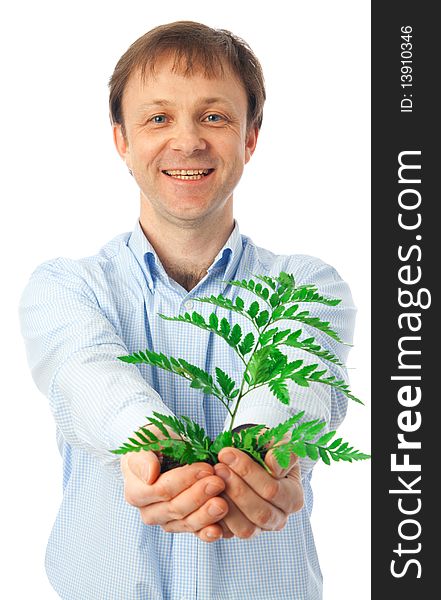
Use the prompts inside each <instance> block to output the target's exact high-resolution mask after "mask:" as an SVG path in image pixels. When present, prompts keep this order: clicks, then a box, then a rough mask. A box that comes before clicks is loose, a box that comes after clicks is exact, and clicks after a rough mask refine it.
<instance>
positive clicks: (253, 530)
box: [221, 494, 262, 540]
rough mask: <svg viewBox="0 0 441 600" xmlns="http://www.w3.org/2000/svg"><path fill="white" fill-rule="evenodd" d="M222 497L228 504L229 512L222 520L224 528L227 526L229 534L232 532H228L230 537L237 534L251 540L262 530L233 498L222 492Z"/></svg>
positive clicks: (241, 537)
mask: <svg viewBox="0 0 441 600" xmlns="http://www.w3.org/2000/svg"><path fill="white" fill-rule="evenodd" d="M222 497H223V498H225V500H226V501H227V504H228V513H227V515H226V516H225V517H224V518H223V519H222V521H221V522H222V524H223V525H222V527H223V530H224V528H225V527H226V528H227V530H228V532H229V534H231V535H229V534H227V535H228V537H233V536H236V537H238V538H240V539H243V540H249V539H251V538H253V537H255V536H256V535H258V534H259V533H261V532H262V529H261V528H260V527H259V526H258V525H256V524H255V523H253V522H252V521H250V520H249V519H247V517H246V516H245V515H244V513H243V512H242V511H241V510H240V509H239V508H238V507H237V506H236V505H235V503H234V502H233V501H232V500H231V498H229V497H228V496H227V495H226V494H222Z"/></svg>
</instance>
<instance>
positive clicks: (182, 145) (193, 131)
mask: <svg viewBox="0 0 441 600" xmlns="http://www.w3.org/2000/svg"><path fill="white" fill-rule="evenodd" d="M171 147H172V149H173V150H180V151H181V152H182V153H184V154H185V155H187V156H189V155H191V154H193V152H195V151H196V150H205V149H206V148H207V142H206V141H205V139H204V138H203V131H202V130H201V128H200V127H199V125H198V124H197V123H194V122H193V121H186V122H182V123H180V124H177V125H176V127H175V131H174V136H173V139H172V140H171Z"/></svg>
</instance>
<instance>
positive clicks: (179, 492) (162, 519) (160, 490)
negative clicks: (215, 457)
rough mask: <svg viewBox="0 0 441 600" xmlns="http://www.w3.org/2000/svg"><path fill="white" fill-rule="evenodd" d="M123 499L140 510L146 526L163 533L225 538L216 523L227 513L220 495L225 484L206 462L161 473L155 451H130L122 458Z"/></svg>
mask: <svg viewBox="0 0 441 600" xmlns="http://www.w3.org/2000/svg"><path fill="white" fill-rule="evenodd" d="M120 464H121V471H122V474H123V478H124V497H125V499H126V501H127V502H128V503H129V504H131V505H132V506H135V507H136V508H138V509H139V512H140V515H141V519H142V521H143V523H144V524H145V525H160V526H161V527H162V529H163V530H164V531H167V532H173V533H181V532H190V533H196V535H197V536H198V537H199V538H200V539H201V540H202V541H205V542H213V541H216V539H219V538H220V537H222V527H221V526H220V525H217V524H216V523H217V522H218V521H220V520H221V519H222V518H223V517H224V516H225V515H226V513H227V512H228V503H227V501H226V500H225V499H224V498H221V497H220V496H219V494H220V493H221V492H222V491H223V490H224V489H225V483H224V481H223V480H222V479H221V478H220V477H219V476H217V475H216V474H215V473H214V469H213V467H212V466H211V465H209V464H207V463H203V462H199V463H193V464H191V465H185V466H183V467H177V468H175V469H172V470H170V471H167V472H166V473H163V474H161V462H160V459H159V458H158V456H157V455H156V453H155V452H152V451H144V450H141V451H140V452H136V453H134V452H131V453H128V454H126V455H124V456H122V457H121V463H120Z"/></svg>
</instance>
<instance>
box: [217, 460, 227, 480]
mask: <svg viewBox="0 0 441 600" xmlns="http://www.w3.org/2000/svg"><path fill="white" fill-rule="evenodd" d="M215 471H216V475H218V476H219V477H220V478H221V479H223V480H224V481H226V480H227V479H228V478H229V476H230V471H229V469H228V468H227V467H225V466H221V463H218V464H217V465H216V467H215Z"/></svg>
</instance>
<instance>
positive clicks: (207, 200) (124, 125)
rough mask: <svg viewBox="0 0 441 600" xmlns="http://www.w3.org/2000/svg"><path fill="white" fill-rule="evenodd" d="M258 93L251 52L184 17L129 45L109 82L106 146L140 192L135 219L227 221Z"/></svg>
mask: <svg viewBox="0 0 441 600" xmlns="http://www.w3.org/2000/svg"><path fill="white" fill-rule="evenodd" d="M264 99H265V91H264V86H263V77H262V71H261V68H260V65H259V63H258V61H257V59H256V58H255V57H254V55H253V54H252V52H251V50H250V49H249V48H248V47H247V46H246V44H245V43H244V42H242V41H241V40H238V38H235V37H234V36H232V34H229V33H228V32H225V31H218V30H214V29H210V28H209V27H206V26H205V25H201V24H199V23H193V22H188V21H184V22H178V23H172V24H170V25H163V26H161V27H157V28H156V29H153V30H152V31H150V32H148V33H147V34H145V35H144V36H143V37H141V38H140V39H139V40H137V41H136V42H135V43H134V44H133V45H132V46H131V47H130V48H129V50H128V51H127V52H126V53H125V54H124V55H123V56H122V58H121V59H120V60H119V62H118V64H117V66H116V68H115V72H114V74H113V76H112V78H111V81H110V108H111V118H112V122H113V130H114V140H115V144H116V148H117V150H118V153H119V154H120V156H121V158H122V159H123V160H124V161H125V163H126V165H127V167H128V168H129V170H130V171H131V173H132V174H133V176H134V178H135V180H136V182H137V184H138V185H139V188H140V191H141V223H142V222H149V223H151V225H152V226H154V225H153V223H155V224H156V225H155V226H159V223H163V224H165V221H167V222H168V223H173V224H174V225H178V226H179V227H185V228H187V227H202V226H204V227H206V226H208V225H210V224H211V226H214V224H216V223H220V222H223V223H227V222H230V223H231V222H232V200H233V190H234V188H235V187H236V185H237V183H238V181H239V180H240V177H241V175H242V172H243V168H244V165H245V164H246V163H247V162H248V161H249V159H250V157H251V155H252V153H253V152H254V148H255V146H256V142H257V135H258V131H259V127H260V124H261V122H262V108H263V103H264Z"/></svg>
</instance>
